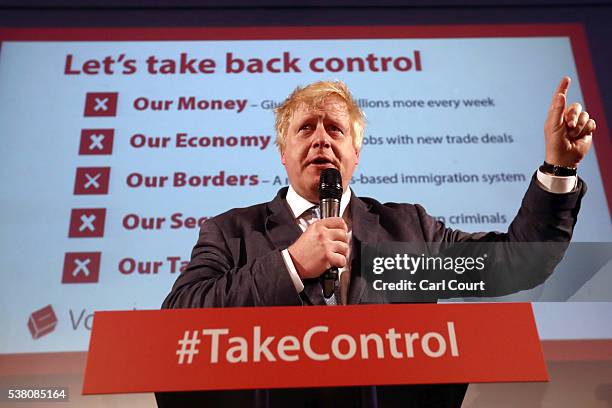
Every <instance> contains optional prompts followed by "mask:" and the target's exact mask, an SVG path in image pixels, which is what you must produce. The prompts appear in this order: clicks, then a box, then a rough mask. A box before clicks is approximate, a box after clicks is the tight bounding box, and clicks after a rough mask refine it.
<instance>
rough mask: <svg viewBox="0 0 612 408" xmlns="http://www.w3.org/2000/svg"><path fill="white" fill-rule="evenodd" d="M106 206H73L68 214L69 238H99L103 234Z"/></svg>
mask: <svg viewBox="0 0 612 408" xmlns="http://www.w3.org/2000/svg"><path fill="white" fill-rule="evenodd" d="M105 219H106V208H75V209H73V210H72V213H71V214H70V229H69V231H68V236H69V237H70V238H100V237H103V236H104V221H105Z"/></svg>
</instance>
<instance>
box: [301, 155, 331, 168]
mask: <svg viewBox="0 0 612 408" xmlns="http://www.w3.org/2000/svg"><path fill="white" fill-rule="evenodd" d="M308 164H309V165H311V166H321V167H336V168H337V166H336V163H334V162H333V161H332V160H330V159H328V158H326V157H316V158H314V159H312V160H311V161H310V162H309V163H308Z"/></svg>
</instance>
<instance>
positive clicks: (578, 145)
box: [544, 76, 596, 167]
mask: <svg viewBox="0 0 612 408" xmlns="http://www.w3.org/2000/svg"><path fill="white" fill-rule="evenodd" d="M570 82H571V80H570V78H569V77H567V76H566V77H563V79H562V80H561V82H560V83H559V87H558V88H557V90H556V91H555V94H554V95H553V98H552V102H551V103H550V108H549V109H548V116H547V118H546V122H544V139H545V143H546V162H548V163H550V164H554V165H556V166H563V167H578V164H579V163H580V161H581V160H582V158H583V157H584V156H585V155H586V153H587V152H588V151H589V149H590V147H591V143H592V142H593V140H592V138H593V131H594V130H595V128H596V124H595V121H594V120H593V119H591V118H590V117H589V114H588V113H587V112H586V111H584V110H582V106H581V105H580V104H579V103H572V104H571V105H569V106H567V107H566V102H567V90H568V89H569V86H570Z"/></svg>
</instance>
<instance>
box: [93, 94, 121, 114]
mask: <svg viewBox="0 0 612 408" xmlns="http://www.w3.org/2000/svg"><path fill="white" fill-rule="evenodd" d="M118 98H119V93H117V92H88V93H87V94H86V95H85V116H117V99H118Z"/></svg>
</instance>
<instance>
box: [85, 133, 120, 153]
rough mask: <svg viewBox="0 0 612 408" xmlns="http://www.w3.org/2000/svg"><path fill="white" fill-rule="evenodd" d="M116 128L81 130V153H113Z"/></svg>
mask: <svg viewBox="0 0 612 408" xmlns="http://www.w3.org/2000/svg"><path fill="white" fill-rule="evenodd" d="M114 138H115V129H83V130H81V143H80V144H79V154H80V155H103V154H112V153H113V139H114Z"/></svg>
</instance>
